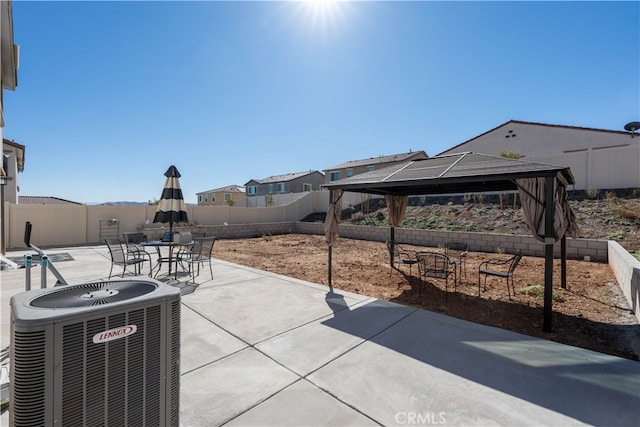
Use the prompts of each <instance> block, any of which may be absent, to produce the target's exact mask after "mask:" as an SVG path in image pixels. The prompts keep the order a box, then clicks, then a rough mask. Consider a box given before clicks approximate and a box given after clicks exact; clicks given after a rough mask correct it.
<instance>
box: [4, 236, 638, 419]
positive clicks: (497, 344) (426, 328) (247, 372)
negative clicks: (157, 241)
mask: <svg viewBox="0 0 640 427" xmlns="http://www.w3.org/2000/svg"><path fill="white" fill-rule="evenodd" d="M22 253H23V252H14V253H8V254H7V256H11V257H13V256H21V255H22ZM47 253H48V254H53V253H68V254H70V255H71V256H72V257H73V259H74V260H73V261H65V262H59V263H57V264H56V266H57V267H58V269H59V270H60V272H61V273H62V275H63V276H64V277H65V279H66V280H67V281H68V282H69V283H70V284H78V283H85V282H91V281H99V280H103V279H105V278H106V276H107V274H108V272H109V266H110V261H109V255H108V251H107V248H106V247H104V246H96V247H82V248H56V249H50V250H47ZM213 270H214V277H213V279H212V278H211V277H210V275H209V271H208V268H205V269H204V270H203V274H202V275H201V276H200V277H199V278H198V279H197V282H198V283H199V286H197V287H195V286H186V287H184V289H183V291H184V292H183V296H182V304H183V307H182V323H181V325H182V328H181V332H182V348H181V353H182V355H181V374H182V377H181V389H180V422H181V424H182V425H184V426H219V425H229V426H249V425H260V426H267V425H268V426H285V425H291V426H294V425H295V426H302V425H304V426H325V425H331V426H362V425H389V426H391V425H402V426H407V425H408V426H413V425H434V424H444V425H481V426H485V425H508V426H513V425H518V426H520V425H523V426H524V425H531V426H539V425H545V426H546V425H558V426H560V425H561V426H565V425H582V424H590V425H604V426H613V425H619V426H635V425H640V363H637V362H633V361H630V360H626V359H621V358H618V357H614V356H609V355H604V354H600V353H595V352H592V351H589V350H583V349H579V348H576V347H570V346H567V345H563V344H558V343H555V342H551V341H546V340H542V339H537V338H532V337H528V336H525V335H520V334H517V333H513V332H509V331H505V330H502V329H497V328H492V327H487V326H482V325H477V324H473V323H470V322H466V321H463V320H459V319H456V318H452V317H448V316H443V315H440V314H437V313H432V312H429V311H424V310H419V309H415V308H411V307H405V306H402V305H398V304H394V303H390V302H386V301H381V300H376V299H373V298H368V297H365V296H362V295H356V294H351V293H348V292H342V291H340V290H338V289H335V290H334V292H331V291H330V290H329V289H328V288H326V287H324V286H320V285H317V284H313V283H308V282H304V281H300V280H296V279H292V278H288V277H284V276H278V275H276V274H271V273H267V272H264V271H259V270H255V269H251V268H246V267H242V266H238V265H235V264H231V263H227V262H223V261H219V260H214V266H213ZM32 271H33V273H32V281H33V284H34V285H33V287H36V288H37V287H39V284H40V281H39V280H40V267H34V268H33V269H32ZM49 280H50V284H49V286H52V285H53V282H54V281H55V280H54V278H53V276H51V275H49ZM1 290H2V295H1V302H2V306H1V307H2V314H1V321H2V325H1V328H2V329H1V331H2V336H1V344H2V348H5V347H6V346H8V345H9V340H10V337H9V322H10V313H9V299H10V297H11V295H13V294H15V293H17V292H22V291H24V269H20V270H13V271H3V272H2V285H1ZM0 422H2V425H7V424H8V414H7V413H6V412H5V413H4V414H2V417H0Z"/></svg>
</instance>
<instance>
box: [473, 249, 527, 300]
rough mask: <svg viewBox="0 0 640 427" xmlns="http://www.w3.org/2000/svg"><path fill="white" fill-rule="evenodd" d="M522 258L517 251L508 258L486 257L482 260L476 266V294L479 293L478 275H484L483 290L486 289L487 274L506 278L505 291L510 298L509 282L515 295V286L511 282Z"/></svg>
mask: <svg viewBox="0 0 640 427" xmlns="http://www.w3.org/2000/svg"><path fill="white" fill-rule="evenodd" d="M521 259H522V254H521V253H520V251H518V252H517V253H516V254H515V255H514V256H512V257H511V258H508V259H488V260H486V261H483V262H482V263H481V264H480V266H479V267H478V295H480V277H481V276H482V275H484V290H485V291H486V290H487V276H494V277H502V278H505V279H507V293H508V294H509V299H511V291H510V290H509V282H511V288H512V289H513V296H515V295H516V288H515V285H514V283H513V273H514V271H515V269H516V267H517V266H518V263H519V262H520V260H521Z"/></svg>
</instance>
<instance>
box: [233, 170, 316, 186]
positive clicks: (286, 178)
mask: <svg viewBox="0 0 640 427" xmlns="http://www.w3.org/2000/svg"><path fill="white" fill-rule="evenodd" d="M314 173H319V174H320V175H323V174H322V172H319V171H306V172H294V173H287V174H284V175H273V176H269V177H267V178H263V179H252V180H249V181H248V182H247V184H248V183H249V182H252V181H253V182H256V183H258V184H268V183H272V182H287V181H292V180H294V179H297V178H302V177H303V176H307V175H311V174H314ZM247 184H245V185H247Z"/></svg>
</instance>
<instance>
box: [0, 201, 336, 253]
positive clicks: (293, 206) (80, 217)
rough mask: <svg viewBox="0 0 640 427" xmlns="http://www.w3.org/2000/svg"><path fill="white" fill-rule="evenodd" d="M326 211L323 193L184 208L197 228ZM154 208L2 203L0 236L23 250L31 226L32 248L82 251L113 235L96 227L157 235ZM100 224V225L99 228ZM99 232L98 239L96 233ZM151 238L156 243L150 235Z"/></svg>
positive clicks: (293, 218) (290, 218) (279, 219)
mask: <svg viewBox="0 0 640 427" xmlns="http://www.w3.org/2000/svg"><path fill="white" fill-rule="evenodd" d="M328 205H329V192H328V191H314V192H310V193H306V194H305V195H304V196H303V197H301V198H299V199H297V200H296V201H294V202H292V203H289V204H286V205H282V206H274V207H269V208H246V207H241V206H233V207H230V206H193V205H187V216H188V217H189V221H190V222H191V223H193V224H198V225H225V224H228V225H230V224H259V223H273V222H285V221H287V222H288V221H298V220H299V219H301V218H304V217H305V216H307V215H309V214H312V213H315V212H325V211H326V210H327V206H328ZM156 208H157V207H156V206H148V205H142V206H102V205H100V206H89V205H20V204H13V203H5V219H6V221H3V226H4V227H3V231H4V233H5V239H6V245H7V248H8V249H15V248H23V247H24V228H25V223H26V222H27V221H29V222H31V223H32V225H33V231H32V235H31V242H32V243H33V244H35V245H36V246H38V247H40V246H42V247H47V246H61V245H83V244H87V243H99V242H101V241H102V240H103V238H104V237H105V234H111V233H113V229H109V230H105V229H103V230H101V229H100V227H101V221H103V222H106V221H108V220H110V219H117V220H118V228H117V233H118V234H119V237H120V238H121V237H122V233H123V232H133V231H137V230H139V229H145V230H148V231H149V232H150V233H159V232H160V228H159V227H160V226H161V224H154V223H153V217H154V216H155V212H156ZM103 224H104V223H103ZM101 231H102V233H101ZM150 237H157V236H155V234H154V235H153V236H150Z"/></svg>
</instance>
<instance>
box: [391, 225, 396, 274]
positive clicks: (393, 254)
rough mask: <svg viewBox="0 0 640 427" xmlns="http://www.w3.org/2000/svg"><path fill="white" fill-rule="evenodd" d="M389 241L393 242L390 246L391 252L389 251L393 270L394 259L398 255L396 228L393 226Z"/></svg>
mask: <svg viewBox="0 0 640 427" xmlns="http://www.w3.org/2000/svg"><path fill="white" fill-rule="evenodd" d="M389 239H390V242H391V245H390V246H389V248H390V250H389V265H390V266H391V268H393V259H394V258H395V256H396V254H395V251H396V245H395V242H396V228H395V227H394V226H391V230H390V231H389Z"/></svg>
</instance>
